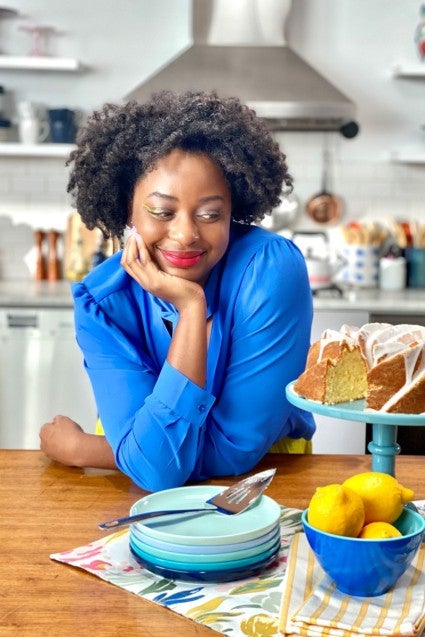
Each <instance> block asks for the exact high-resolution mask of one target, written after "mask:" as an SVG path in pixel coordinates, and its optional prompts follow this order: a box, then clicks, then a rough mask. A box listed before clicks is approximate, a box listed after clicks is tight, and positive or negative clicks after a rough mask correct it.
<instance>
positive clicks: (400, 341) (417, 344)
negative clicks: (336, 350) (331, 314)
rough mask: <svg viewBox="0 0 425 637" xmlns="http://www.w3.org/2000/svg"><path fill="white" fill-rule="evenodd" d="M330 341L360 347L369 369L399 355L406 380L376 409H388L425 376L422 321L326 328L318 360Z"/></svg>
mask: <svg viewBox="0 0 425 637" xmlns="http://www.w3.org/2000/svg"><path fill="white" fill-rule="evenodd" d="M331 342H337V343H343V342H346V343H347V344H348V345H349V347H350V348H351V347H359V348H360V350H361V352H362V354H363V356H364V358H365V361H366V366H367V368H368V369H369V370H370V369H372V368H374V367H376V366H377V365H379V364H380V363H381V362H382V361H387V360H389V359H390V358H392V357H395V356H398V355H400V354H401V355H402V360H403V362H404V371H405V382H404V384H403V386H402V387H401V388H400V389H399V390H398V391H397V392H395V393H394V394H393V396H391V398H390V399H389V400H388V401H387V402H386V403H385V404H384V405H383V406H382V407H381V408H380V409H379V411H383V412H387V411H389V410H390V409H391V407H392V406H393V405H395V404H396V403H397V402H398V401H399V400H400V399H401V398H403V396H405V395H406V394H408V392H409V391H410V390H411V389H412V387H414V386H415V385H416V384H417V383H419V382H420V381H421V380H423V379H424V378H425V327H423V326H421V325H408V324H399V325H391V324H389V323H366V324H365V325H363V326H362V327H361V328H357V327H355V326H352V325H343V326H342V327H341V329H340V330H331V329H328V330H325V331H324V332H323V334H322V337H321V339H320V352H319V357H318V362H320V361H321V360H322V359H323V356H324V350H325V348H326V346H327V345H328V344H329V343H331ZM423 413H425V412H423Z"/></svg>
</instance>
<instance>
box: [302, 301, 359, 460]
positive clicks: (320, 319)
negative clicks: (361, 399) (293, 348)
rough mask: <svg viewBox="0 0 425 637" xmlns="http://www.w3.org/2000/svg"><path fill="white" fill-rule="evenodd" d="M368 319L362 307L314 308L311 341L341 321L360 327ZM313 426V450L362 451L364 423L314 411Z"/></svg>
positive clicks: (346, 452) (337, 326)
mask: <svg viewBox="0 0 425 637" xmlns="http://www.w3.org/2000/svg"><path fill="white" fill-rule="evenodd" d="M368 320H369V314H368V312H366V311H365V310H352V309H347V310H341V311H330V310H315V312H314V318H313V325H312V331H311V341H312V342H314V341H316V340H318V339H319V338H320V336H321V334H322V332H323V331H324V330H326V329H339V328H340V327H341V325H343V324H344V323H346V324H351V325H357V326H358V327H360V326H361V325H364V324H365V323H367V322H368ZM314 420H315V421H316V425H317V429H316V433H315V434H314V437H313V453H318V454H319V453H322V454H336V453H344V454H359V453H365V441H366V424H365V423H360V422H355V421H350V420H340V419H337V418H329V417H328V416H322V415H318V414H314Z"/></svg>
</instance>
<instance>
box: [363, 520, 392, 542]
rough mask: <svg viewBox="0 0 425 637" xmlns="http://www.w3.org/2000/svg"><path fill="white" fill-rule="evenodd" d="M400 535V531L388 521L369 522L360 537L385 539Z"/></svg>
mask: <svg viewBox="0 0 425 637" xmlns="http://www.w3.org/2000/svg"><path fill="white" fill-rule="evenodd" d="M400 536H401V533H400V531H399V530H398V529H396V528H395V526H393V525H392V524H389V523H388V522H369V524H365V526H364V527H363V528H362V530H361V531H360V534H359V537H362V538H366V539H375V538H377V539H385V538H390V537H400Z"/></svg>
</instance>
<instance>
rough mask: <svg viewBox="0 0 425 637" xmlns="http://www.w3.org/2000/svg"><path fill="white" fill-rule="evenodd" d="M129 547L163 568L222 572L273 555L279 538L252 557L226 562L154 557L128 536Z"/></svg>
mask: <svg viewBox="0 0 425 637" xmlns="http://www.w3.org/2000/svg"><path fill="white" fill-rule="evenodd" d="M130 547H131V549H132V551H133V552H134V553H136V555H138V556H139V557H140V558H141V559H142V560H147V561H149V562H150V563H151V564H156V565H157V566H162V567H163V568H171V569H173V570H183V571H193V570H197V571H210V572H217V571H219V572H222V571H233V570H235V569H240V568H247V567H250V566H254V565H255V564H258V563H259V562H263V561H264V560H267V559H268V558H269V557H271V556H272V555H274V554H275V553H276V551H277V550H278V549H279V547H280V539H279V540H278V541H277V542H275V543H274V545H273V546H272V547H271V548H270V549H268V550H267V551H262V552H261V553H258V554H257V555H255V556H254V557H247V558H245V559H243V560H230V561H228V562H220V563H214V562H193V561H192V560H190V559H189V560H187V561H186V562H176V561H174V560H172V559H169V558H168V559H164V558H161V557H156V556H153V555H150V554H149V553H146V552H145V551H144V550H143V549H142V548H141V547H140V545H139V544H138V543H136V540H133V539H132V538H130Z"/></svg>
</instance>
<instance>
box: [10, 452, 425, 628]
mask: <svg viewBox="0 0 425 637" xmlns="http://www.w3.org/2000/svg"><path fill="white" fill-rule="evenodd" d="M370 463H371V458H370V456H350V455H345V456H334V455H332V456H319V455H312V456H296V455H292V456H290V455H269V456H266V458H264V460H263V461H262V462H261V464H260V466H259V469H265V468H269V467H274V466H276V467H277V468H278V472H277V475H276V476H275V478H274V480H273V482H272V484H271V485H270V487H269V488H268V490H267V494H268V495H270V497H272V498H274V499H275V500H277V501H278V502H279V503H280V504H285V505H287V506H290V507H296V508H300V509H302V508H305V507H306V506H307V505H308V502H309V500H310V498H311V496H312V494H313V492H314V490H315V488H316V486H319V485H323V484H329V483H331V482H340V481H342V480H343V479H345V478H346V477H348V476H350V475H353V474H355V473H359V472H361V471H369V470H370V466H371V465H370ZM396 475H397V478H398V479H399V480H400V482H402V483H404V484H405V485H406V486H409V487H411V488H412V489H414V491H415V498H416V499H425V459H424V458H423V457H421V456H399V457H398V458H397V467H396ZM234 480H235V478H231V479H230V478H228V479H222V480H214V481H211V482H213V483H214V484H231V483H232V482H233V481H234ZM143 494H144V492H143V491H142V490H141V489H139V488H138V487H136V486H135V485H134V484H133V483H132V482H131V481H130V480H129V479H128V478H127V477H126V476H124V475H122V474H120V473H118V472H113V471H98V470H81V469H73V468H68V467H63V466H61V465H58V464H55V463H51V462H50V461H49V460H47V459H46V458H45V457H44V455H43V454H42V453H41V452H39V451H10V450H0V498H1V500H0V506H1V513H0V528H1V534H0V550H1V553H0V556H1V559H0V635H1V636H3V635H5V636H7V637H10V636H13V635H19V636H20V637H26V636H28V637H29V636H31V637H34V636H37V637H45V636H46V637H50V636H51V637H70V636H72V637H85V636H86V635H87V636H90V637H130V636H132V635H143V636H144V637H148V636H149V635H155V636H156V637H165V636H167V637H170V635H176V636H177V635H185V637H192V636H193V635H197V636H203V635H205V637H207V636H208V637H211V635H212V634H214V633H212V632H211V630H210V629H208V628H204V627H203V626H201V625H199V624H195V623H194V622H191V621H189V620H187V619H185V618H183V617H180V616H179V615H177V614H176V613H173V612H172V611H170V610H168V609H165V608H163V607H161V606H159V605H157V604H153V603H151V602H147V601H145V600H143V599H141V598H140V597H137V596H136V595H132V594H130V593H128V592H127V591H124V590H122V589H120V588H118V587H115V586H113V585H111V584H108V583H107V582H104V581H102V580H100V579H98V578H96V577H94V576H93V575H91V574H89V573H87V572H85V571H81V570H79V569H76V568H72V567H70V566H67V565H64V564H60V563H58V562H55V561H53V560H50V559H49V555H50V554H51V553H56V552H61V551H64V550H66V549H72V548H75V547H77V546H80V545H84V544H87V543H88V542H90V541H92V540H95V539H98V538H100V537H102V535H103V534H102V532H101V531H99V530H98V528H97V523H98V522H101V521H103V520H108V519H111V518H114V517H119V516H121V515H125V514H126V512H127V511H128V509H129V508H130V505H131V504H132V503H133V502H134V501H135V500H137V499H139V498H140V497H142V495H143Z"/></svg>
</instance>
